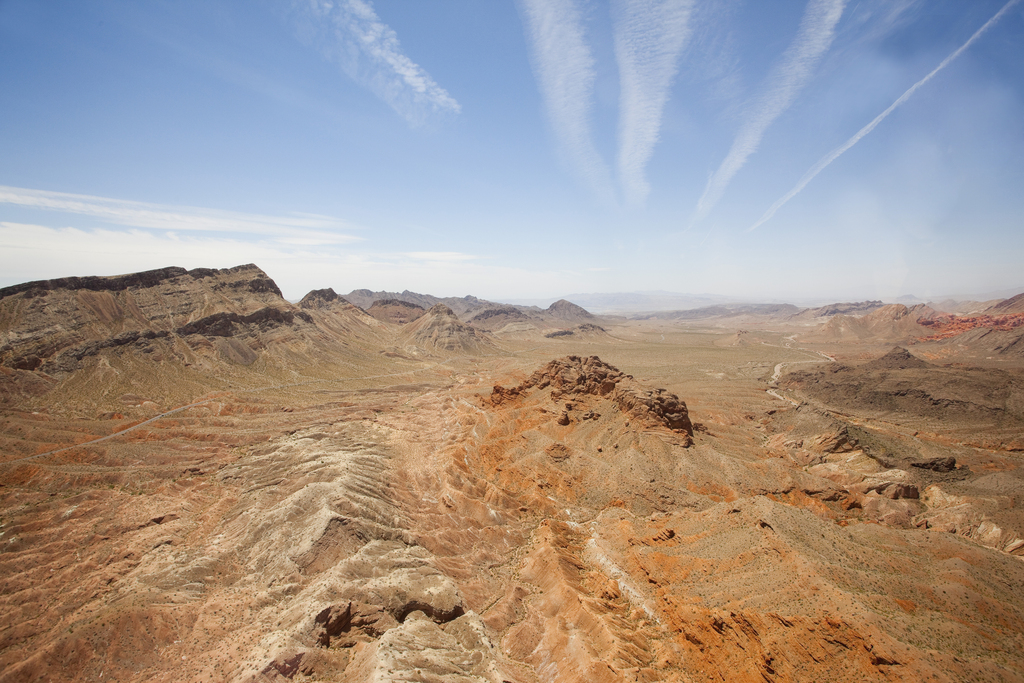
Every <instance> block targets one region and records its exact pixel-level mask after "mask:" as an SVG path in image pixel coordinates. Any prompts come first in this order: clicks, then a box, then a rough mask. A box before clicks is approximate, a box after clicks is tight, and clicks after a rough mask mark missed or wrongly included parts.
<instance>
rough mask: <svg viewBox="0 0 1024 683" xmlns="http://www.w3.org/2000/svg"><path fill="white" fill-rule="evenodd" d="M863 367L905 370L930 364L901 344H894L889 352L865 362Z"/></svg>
mask: <svg viewBox="0 0 1024 683" xmlns="http://www.w3.org/2000/svg"><path fill="white" fill-rule="evenodd" d="M864 367H865V368H866V369H870V370H907V369H909V368H930V367H932V366H931V364H930V363H926V362H924V361H923V360H921V359H920V358H918V357H917V356H915V355H913V354H912V353H910V351H907V350H906V349H905V348H903V347H902V346H894V347H893V348H892V350H891V351H889V353H887V354H885V355H884V356H882V357H881V358H877V359H875V360H873V361H871V362H870V363H867V364H865V365H864Z"/></svg>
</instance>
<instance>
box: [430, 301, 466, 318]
mask: <svg viewBox="0 0 1024 683" xmlns="http://www.w3.org/2000/svg"><path fill="white" fill-rule="evenodd" d="M424 315H430V316H434V317H443V318H455V319H458V316H457V315H455V311H453V310H452V309H450V308H448V307H447V306H445V305H444V304H434V305H433V306H431V307H430V309H429V310H428V311H427V312H426V313H425V314H424Z"/></svg>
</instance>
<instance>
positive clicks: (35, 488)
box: [0, 295, 1024, 683]
mask: <svg viewBox="0 0 1024 683" xmlns="http://www.w3.org/2000/svg"><path fill="white" fill-rule="evenodd" d="M261 296H263V295H261ZM322 299H323V302H322V304H318V305H317V306H312V305H310V306H309V307H307V308H306V309H303V310H307V311H308V312H309V315H310V316H311V322H308V323H306V322H304V321H302V320H299V321H298V322H294V321H293V322H292V323H289V324H286V325H285V324H282V325H281V326H278V327H266V326H265V327H263V328H257V327H246V328H245V330H241V328H240V327H239V328H238V330H236V333H235V335H236V336H235V337H230V338H239V336H240V335H241V336H242V337H244V338H245V339H248V340H249V341H248V342H247V348H250V349H254V350H253V351H252V352H253V354H254V355H255V356H256V358H255V359H253V360H252V361H251V362H249V363H248V364H245V363H244V362H243V361H244V360H246V358H245V357H241V358H239V357H236V356H233V355H231V353H232V352H231V351H230V349H229V351H228V352H224V351H217V350H210V351H204V350H203V349H204V348H205V347H203V346H202V345H201V344H200V343H199V341H198V340H193V342H191V343H192V344H193V346H194V347H195V348H192V347H191V346H189V347H188V348H189V349H191V350H189V351H186V350H185V349H184V348H180V345H179V346H178V347H173V348H177V349H178V351H179V352H180V353H181V355H182V356H183V357H185V359H186V360H188V362H189V365H187V366H186V365H185V363H184V362H182V361H181V360H175V358H176V357H174V356H173V354H172V352H171V350H168V349H171V348H172V346H171V345H172V344H179V342H172V341H166V342H165V340H164V339H163V338H158V339H156V340H155V341H154V342H153V343H154V345H155V346H154V348H155V349H156V351H154V352H149V353H147V352H145V351H144V350H140V349H136V348H134V347H130V346H127V347H126V346H125V345H121V346H117V347H109V348H106V347H105V348H104V349H102V350H100V351H99V352H98V353H96V354H93V355H88V356H83V359H82V361H81V363H82V364H81V366H79V367H75V368H73V369H71V370H69V371H67V372H66V373H65V374H63V375H60V376H56V375H54V376H53V377H52V378H51V379H49V380H47V379H45V378H43V377H42V376H41V375H38V373H36V374H34V375H32V377H31V378H30V377H28V375H25V374H19V373H33V372H36V371H30V370H23V369H21V370H19V369H17V368H12V367H11V366H10V365H5V366H4V367H3V368H2V370H3V372H4V373H6V374H5V376H6V378H7V379H6V380H5V381H6V382H7V383H6V384H5V385H4V386H6V387H8V392H7V394H5V396H6V397H7V398H6V399H5V400H6V402H5V404H4V408H3V410H2V412H0V438H2V439H3V441H2V443H3V450H2V459H3V463H2V464H0V567H2V571H0V601H2V609H0V615H2V616H0V681H34V680H121V681H202V680H209V681H262V680H270V681H273V680H286V679H291V680H296V681H299V680H339V681H340V680H344V681H371V680H373V681H377V680H382V681H383V680H403V681H494V682H495V683H499V682H500V681H517V682H519V681H522V682H527V681H530V682H532V681H635V680H644V681H662V680H663V681H705V680H717V681H766V680H767V681H810V680H814V681H826V680H836V681H854V680H856V681H862V680H879V681H888V680H908V681H909V680H915V681H916V680H935V681H960V680H979V681H981V680H984V681H1000V680H1005V681H1018V680H1024V658H1022V656H1021V653H1022V652H1024V591H1022V590H1021V589H1020V587H1021V586H1022V585H1024V562H1022V561H1021V556H1022V555H1024V540H1022V538H1024V518H1022V516H1021V514H1020V504H1021V503H1020V501H1021V500H1022V499H1024V497H1022V495H1021V494H1022V493H1024V482H1022V474H1021V471H1020V464H1021V455H1020V454H1021V450H1020V447H1019V439H1017V440H1016V441H1015V440H1014V438H1013V436H1014V430H1015V429H1016V427H1015V426H1014V424H1016V423H1013V422H1012V420H1013V419H1016V418H1014V417H1013V416H1014V415H1016V414H1018V413H1019V410H1020V404H1019V402H1017V401H1018V400H1017V399H1016V398H1015V396H1017V394H1015V393H1014V391H1016V389H1015V388H1014V387H1017V386H1018V385H1017V384H1015V382H1016V381H1017V380H1016V379H1015V378H1016V377H1019V375H1018V374H1015V373H1018V372H1019V368H1016V367H1013V366H1012V363H1010V362H1006V363H1004V364H1003V365H1000V366H999V368H998V369H997V370H996V371H984V372H982V371H978V372H975V371H973V370H966V369H963V368H959V369H958V368H956V367H948V363H945V364H943V363H941V362H939V361H935V360H934V359H930V360H928V363H930V365H925V366H924V367H922V366H920V365H917V364H915V363H911V362H909V361H907V359H906V358H904V359H903V360H902V361H899V360H898V359H897V360H898V362H893V361H892V358H890V360H889V361H888V362H881V363H879V362H878V359H880V358H882V357H884V356H885V355H886V353H888V352H889V351H890V350H891V348H892V344H891V343H888V342H882V341H878V340H875V339H860V338H857V339H851V340H842V339H840V340H838V341H837V340H835V339H829V340H827V341H818V342H816V345H815V344H813V343H811V341H813V337H812V339H811V341H805V340H803V339H802V338H801V334H802V332H803V331H804V330H806V329H807V328H806V327H802V326H800V325H796V324H794V325H789V326H787V325H785V324H767V323H766V324H764V325H749V324H745V329H744V331H738V330H737V329H736V328H735V327H733V328H725V327H712V326H702V324H703V323H699V322H692V321H690V322H687V321H677V320H644V321H625V320H621V319H618V320H603V321H600V323H601V327H602V328H604V330H605V332H604V333H602V334H594V335H589V336H588V335H562V336H557V337H553V338H552V337H545V336H544V335H543V334H540V333H536V334H533V333H530V334H526V333H524V334H522V335H520V336H521V337H522V338H515V335H510V336H507V337H502V336H500V335H497V336H492V335H490V334H489V333H488V332H486V331H484V330H477V331H474V332H473V333H472V334H471V335H470V334H467V333H464V332H463V326H462V323H460V322H459V321H458V320H457V319H455V318H454V317H453V316H449V315H448V314H447V313H445V312H444V311H438V312H435V313H436V315H435V318H432V319H430V320H424V321H422V322H421V323H420V325H419V326H417V327H415V328H413V327H409V328H408V329H405V327H403V326H400V325H397V324H392V323H388V322H380V321H376V320H373V319H370V321H366V320H364V318H365V317H366V316H365V314H362V313H361V312H360V311H359V310H358V309H354V307H350V308H345V307H344V306H340V305H337V304H335V303H332V301H333V300H332V298H331V297H330V296H325V297H322ZM264 303H266V302H264ZM270 304H271V305H275V306H284V305H285V304H280V303H274V302H273V301H271V302H270ZM225 306H227V304H225ZM332 316H333V317H332ZM748 322H749V321H748ZM183 324H184V323H182V322H175V323H174V325H175V326H177V329H180V328H181V326H182V325H183ZM234 324H235V325H238V326H243V325H245V324H248V323H244V321H243V322H235V323H234ZM253 324H254V325H255V323H253ZM410 324H411V323H410ZM574 324H575V323H574ZM360 326H361V327H360ZM566 329H571V327H570V326H567V328H566ZM332 330H333V332H332ZM285 332H287V334H285ZM357 333H358V334H357ZM245 335H248V336H245ZM275 335H277V336H275ZM346 335H347V336H346ZM170 339H171V338H168V340H170ZM225 339H227V338H225ZM340 339H343V340H347V345H341V343H340V342H339V341H338V340H340ZM69 343H71V342H69ZM76 343H77V342H76ZM164 343H166V344H168V345H169V346H168V347H167V349H165V348H164V347H163V346H160V344H164ZM431 344H433V346H429V345H431ZM428 346H429V348H428ZM33 348H37V347H33ZM74 348H78V347H74ZM909 348H910V349H911V352H912V353H914V351H915V347H913V346H911V347H909ZM325 349H326V350H325ZM153 353H157V354H162V355H163V356H164V358H163V359H162V360H160V361H153V360H152V358H151V357H150V356H152V354H153ZM190 353H191V354H193V355H189V354H190ZM204 354H205V355H204ZM36 355H37V356H38V353H37V354H36ZM243 355H244V353H243ZM593 356H597V357H599V358H600V361H598V360H596V359H592V358H591V357H593ZM833 358H834V359H835V360H834V361H833V360H832V359H833ZM912 358H917V357H916V356H912ZM558 359H560V360H558ZM917 359H918V360H921V359H920V358H917ZM556 360H557V362H555V363H552V361H556ZM872 362H874V363H875V364H874V365H872V364H871V363H872ZM204 364H205V365H204ZM196 365H201V367H202V368H203V370H202V371H201V372H200V371H197V370H196V369H195V368H196ZM901 365H912V366H914V367H908V368H904V367H900V366H901ZM964 372H968V373H973V374H970V381H971V382H975V383H976V384H978V386H977V387H975V388H974V389H972V390H971V391H972V392H973V393H971V394H970V395H969V396H964V397H961V398H963V400H964V401H968V400H969V401H968V402H970V401H973V403H974V404H977V405H979V406H981V408H978V409H976V410H975V409H970V408H964V405H962V404H951V405H952V408H950V409H949V410H947V411H946V412H943V409H942V408H941V406H940V407H936V406H935V405H931V404H929V405H931V407H930V408H928V410H924V409H923V408H922V406H923V405H924V403H922V402H923V401H924V400H925V399H923V398H921V397H920V396H917V397H916V398H915V396H914V395H909V398H908V392H906V391H904V389H905V387H904V385H903V384H901V383H906V382H910V383H912V384H913V385H914V386H915V387H918V388H923V389H925V390H928V391H929V392H931V393H928V395H929V396H938V395H939V394H940V389H942V388H943V387H948V386H949V385H950V383H951V382H952V383H953V385H956V383H957V382H962V381H963V380H961V379H958V377H959V375H957V373H964ZM993 372H994V373H995V374H993ZM844 373H847V374H848V375H849V377H850V378H853V379H856V381H857V382H861V383H862V384H863V385H864V386H866V387H868V388H870V389H871V391H868V390H867V389H865V390H862V391H854V392H852V393H844V392H843V390H842V389H843V388H844V387H846V388H848V387H850V386H853V385H854V382H852V380H851V381H846V382H839V383H836V382H831V383H829V381H826V380H829V378H831V379H833V380H834V379H835V378H837V377H840V378H842V377H846V376H847V374H844ZM907 373H910V375H907ZM33 378H34V379H33ZM993 378H995V379H993ZM990 380H991V381H993V382H996V383H999V382H1002V384H1001V385H1000V386H1005V387H1007V388H1006V391H1005V392H1004V393H1005V396H1004V397H1003V399H1000V400H1002V401H1003V403H1001V404H999V405H1000V406H1001V410H1002V413H1001V414H1002V415H1003V418H1001V419H1003V422H1000V423H999V425H997V426H1000V429H999V430H995V431H993V428H992V425H991V424H990V423H988V422H985V421H984V412H985V411H984V410H983V409H985V410H989V409H991V410H995V408H993V406H992V405H990V404H988V403H985V401H990V402H991V400H994V399H992V398H991V396H989V395H987V394H985V391H984V387H985V386H987V385H986V384H985V382H988V381H990ZM39 383H42V384H39ZM933 385H934V386H933ZM971 386H974V385H971ZM929 387H932V388H931V389H929ZM659 390H660V391H659ZM769 390H771V391H773V392H774V394H775V395H772V394H771V393H769ZM901 392H903V393H902V394H901ZM969 393H970V392H969ZM887 396H888V397H889V398H886V397H887ZM892 396H895V397H896V398H892ZM890 399H891V400H890ZM184 406H187V407H184ZM986 406H987V407H986ZM998 407H999V406H996V408H998ZM1015 411H1016V412H1015ZM1007 420H1010V421H1009V422H1008V421H1007ZM100 439H102V440H100ZM950 459H952V462H950Z"/></svg>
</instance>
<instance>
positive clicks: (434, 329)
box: [402, 304, 494, 354]
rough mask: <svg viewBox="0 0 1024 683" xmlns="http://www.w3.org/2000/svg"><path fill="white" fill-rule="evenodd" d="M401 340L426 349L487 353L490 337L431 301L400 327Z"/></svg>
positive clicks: (491, 349) (490, 347)
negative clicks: (412, 318)
mask: <svg viewBox="0 0 1024 683" xmlns="http://www.w3.org/2000/svg"><path fill="white" fill-rule="evenodd" d="M402 342H403V343H404V344H405V345H407V346H414V347H417V348H420V349H424V350H426V351H428V352H442V353H466V354H477V353H487V352H491V351H493V350H494V346H493V343H492V342H491V337H490V336H489V335H487V334H486V333H484V332H480V331H478V330H476V329H474V328H473V327H471V326H469V325H467V324H466V323H464V322H462V321H461V320H459V318H458V316H456V315H455V312H454V311H452V309H450V308H448V307H447V306H445V305H444V304H435V305H434V306H432V307H431V308H430V310H428V311H426V312H425V313H424V314H423V315H421V316H420V317H419V318H417V319H416V320H414V321H412V322H411V323H409V324H408V325H406V326H405V328H404V329H403V330H402Z"/></svg>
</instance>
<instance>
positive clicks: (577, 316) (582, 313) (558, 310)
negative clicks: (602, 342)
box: [546, 299, 594, 321]
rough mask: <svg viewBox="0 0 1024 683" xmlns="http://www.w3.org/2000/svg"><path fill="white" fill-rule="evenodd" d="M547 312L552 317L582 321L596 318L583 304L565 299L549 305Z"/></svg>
mask: <svg viewBox="0 0 1024 683" xmlns="http://www.w3.org/2000/svg"><path fill="white" fill-rule="evenodd" d="M546 312H547V314H548V315H550V316H551V317H553V318H557V319H559V320H570V321H580V320H593V319H594V316H593V315H591V313H590V311H588V310H587V309H585V308H583V307H582V306H577V305H576V304H574V303H572V302H571V301H566V300H565V299H559V300H558V301H556V302H555V303H553V304H551V305H550V306H548V307H547V311H546Z"/></svg>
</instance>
